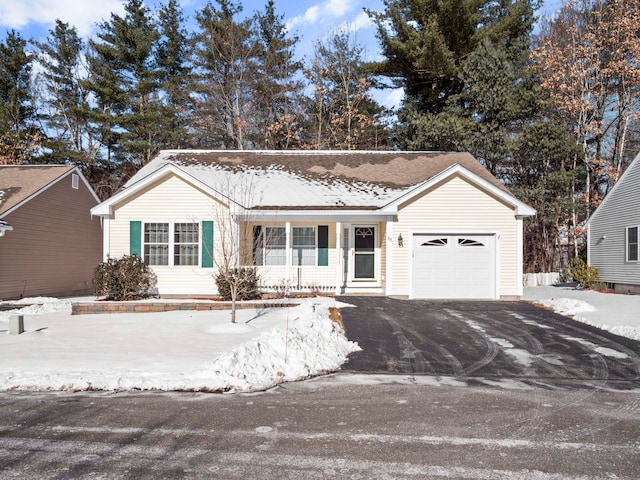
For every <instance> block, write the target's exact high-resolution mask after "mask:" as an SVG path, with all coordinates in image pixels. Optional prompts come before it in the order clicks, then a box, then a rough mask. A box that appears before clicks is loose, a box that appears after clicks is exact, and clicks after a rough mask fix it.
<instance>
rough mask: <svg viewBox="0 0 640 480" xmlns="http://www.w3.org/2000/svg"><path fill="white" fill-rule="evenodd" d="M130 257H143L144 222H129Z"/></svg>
mask: <svg viewBox="0 0 640 480" xmlns="http://www.w3.org/2000/svg"><path fill="white" fill-rule="evenodd" d="M129 255H135V256H137V257H142V222H141V221H139V220H137V221H131V222H129Z"/></svg>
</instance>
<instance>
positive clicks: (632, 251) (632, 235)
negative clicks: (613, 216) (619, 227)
mask: <svg viewBox="0 0 640 480" xmlns="http://www.w3.org/2000/svg"><path fill="white" fill-rule="evenodd" d="M637 261H638V227H637V226H636V227H627V262H637Z"/></svg>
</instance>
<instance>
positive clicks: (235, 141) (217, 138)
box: [193, 0, 256, 150]
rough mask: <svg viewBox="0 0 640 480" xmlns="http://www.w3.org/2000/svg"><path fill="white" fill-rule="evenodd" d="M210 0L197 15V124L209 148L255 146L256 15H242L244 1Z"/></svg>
mask: <svg viewBox="0 0 640 480" xmlns="http://www.w3.org/2000/svg"><path fill="white" fill-rule="evenodd" d="M215 3H216V4H217V7H216V5H214V4H212V3H211V2H210V3H208V4H207V5H206V6H205V7H204V8H203V9H202V10H201V11H200V12H199V13H198V14H197V15H196V20H197V22H198V26H199V31H198V32H196V34H195V37H194V39H195V48H194V61H193V63H194V68H195V72H194V80H195V86H194V90H195V94H196V101H195V111H194V115H195V118H194V123H193V127H194V128H195V129H196V137H197V138H196V142H197V144H198V145H199V146H204V147H205V148H227V149H238V150H242V149H244V148H246V147H247V146H250V143H249V142H250V138H249V137H250V135H249V129H250V125H251V117H250V114H251V111H252V110H251V104H252V102H253V86H254V83H253V82H254V76H255V55H256V46H255V42H254V41H253V35H252V29H253V23H252V20H251V19H244V20H238V19H237V16H238V15H239V14H240V13H241V12H242V6H241V5H240V4H239V3H234V2H232V1H231V0H215Z"/></svg>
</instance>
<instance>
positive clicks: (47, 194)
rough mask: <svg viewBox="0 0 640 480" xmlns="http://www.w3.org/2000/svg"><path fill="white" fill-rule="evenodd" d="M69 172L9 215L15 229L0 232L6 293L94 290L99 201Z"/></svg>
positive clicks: (0, 271)
mask: <svg viewBox="0 0 640 480" xmlns="http://www.w3.org/2000/svg"><path fill="white" fill-rule="evenodd" d="M71 178H72V175H71V173H69V174H68V175H66V176H65V177H63V178H62V179H60V180H59V181H58V182H56V183H55V184H53V185H51V186H50V187H49V188H47V189H46V190H44V191H43V192H41V193H40V194H39V195H37V196H36V197H34V198H32V199H31V200H29V201H28V202H26V203H25V204H24V205H22V206H20V207H19V208H17V209H16V210H15V211H13V212H12V213H10V214H8V215H6V216H5V217H4V220H6V221H7V222H8V223H9V224H10V225H11V226H12V227H13V231H10V232H6V233H5V235H4V236H3V237H0V298H1V299H3V300H12V299H18V298H22V297H33V296H60V297H62V296H76V295H90V294H91V292H92V290H93V287H92V279H93V272H94V270H95V268H96V266H97V265H98V264H99V263H100V262H101V261H102V228H101V224H100V218H97V217H94V218H93V219H92V218H91V214H90V212H89V209H90V208H91V207H93V206H94V205H96V204H97V202H96V200H95V198H94V197H93V195H92V194H91V192H90V191H89V190H88V189H87V187H86V185H85V184H84V183H83V182H82V181H80V183H79V188H78V189H77V190H76V189H74V188H72V186H71V182H72V180H71Z"/></svg>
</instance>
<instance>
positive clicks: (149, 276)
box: [93, 255, 157, 301]
mask: <svg viewBox="0 0 640 480" xmlns="http://www.w3.org/2000/svg"><path fill="white" fill-rule="evenodd" d="M156 283H157V278H156V274H155V273H153V270H151V268H149V266H148V265H147V264H146V263H144V262H143V261H142V259H141V258H140V257H138V256H136V255H125V256H123V257H121V258H109V259H108V260H107V261H106V262H102V263H101V264H100V265H98V267H97V268H96V270H95V272H94V274H93V294H94V295H96V296H104V297H105V299H106V300H116V301H122V300H139V299H142V298H147V297H149V296H150V295H151V292H152V290H153V289H155V287H156Z"/></svg>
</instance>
